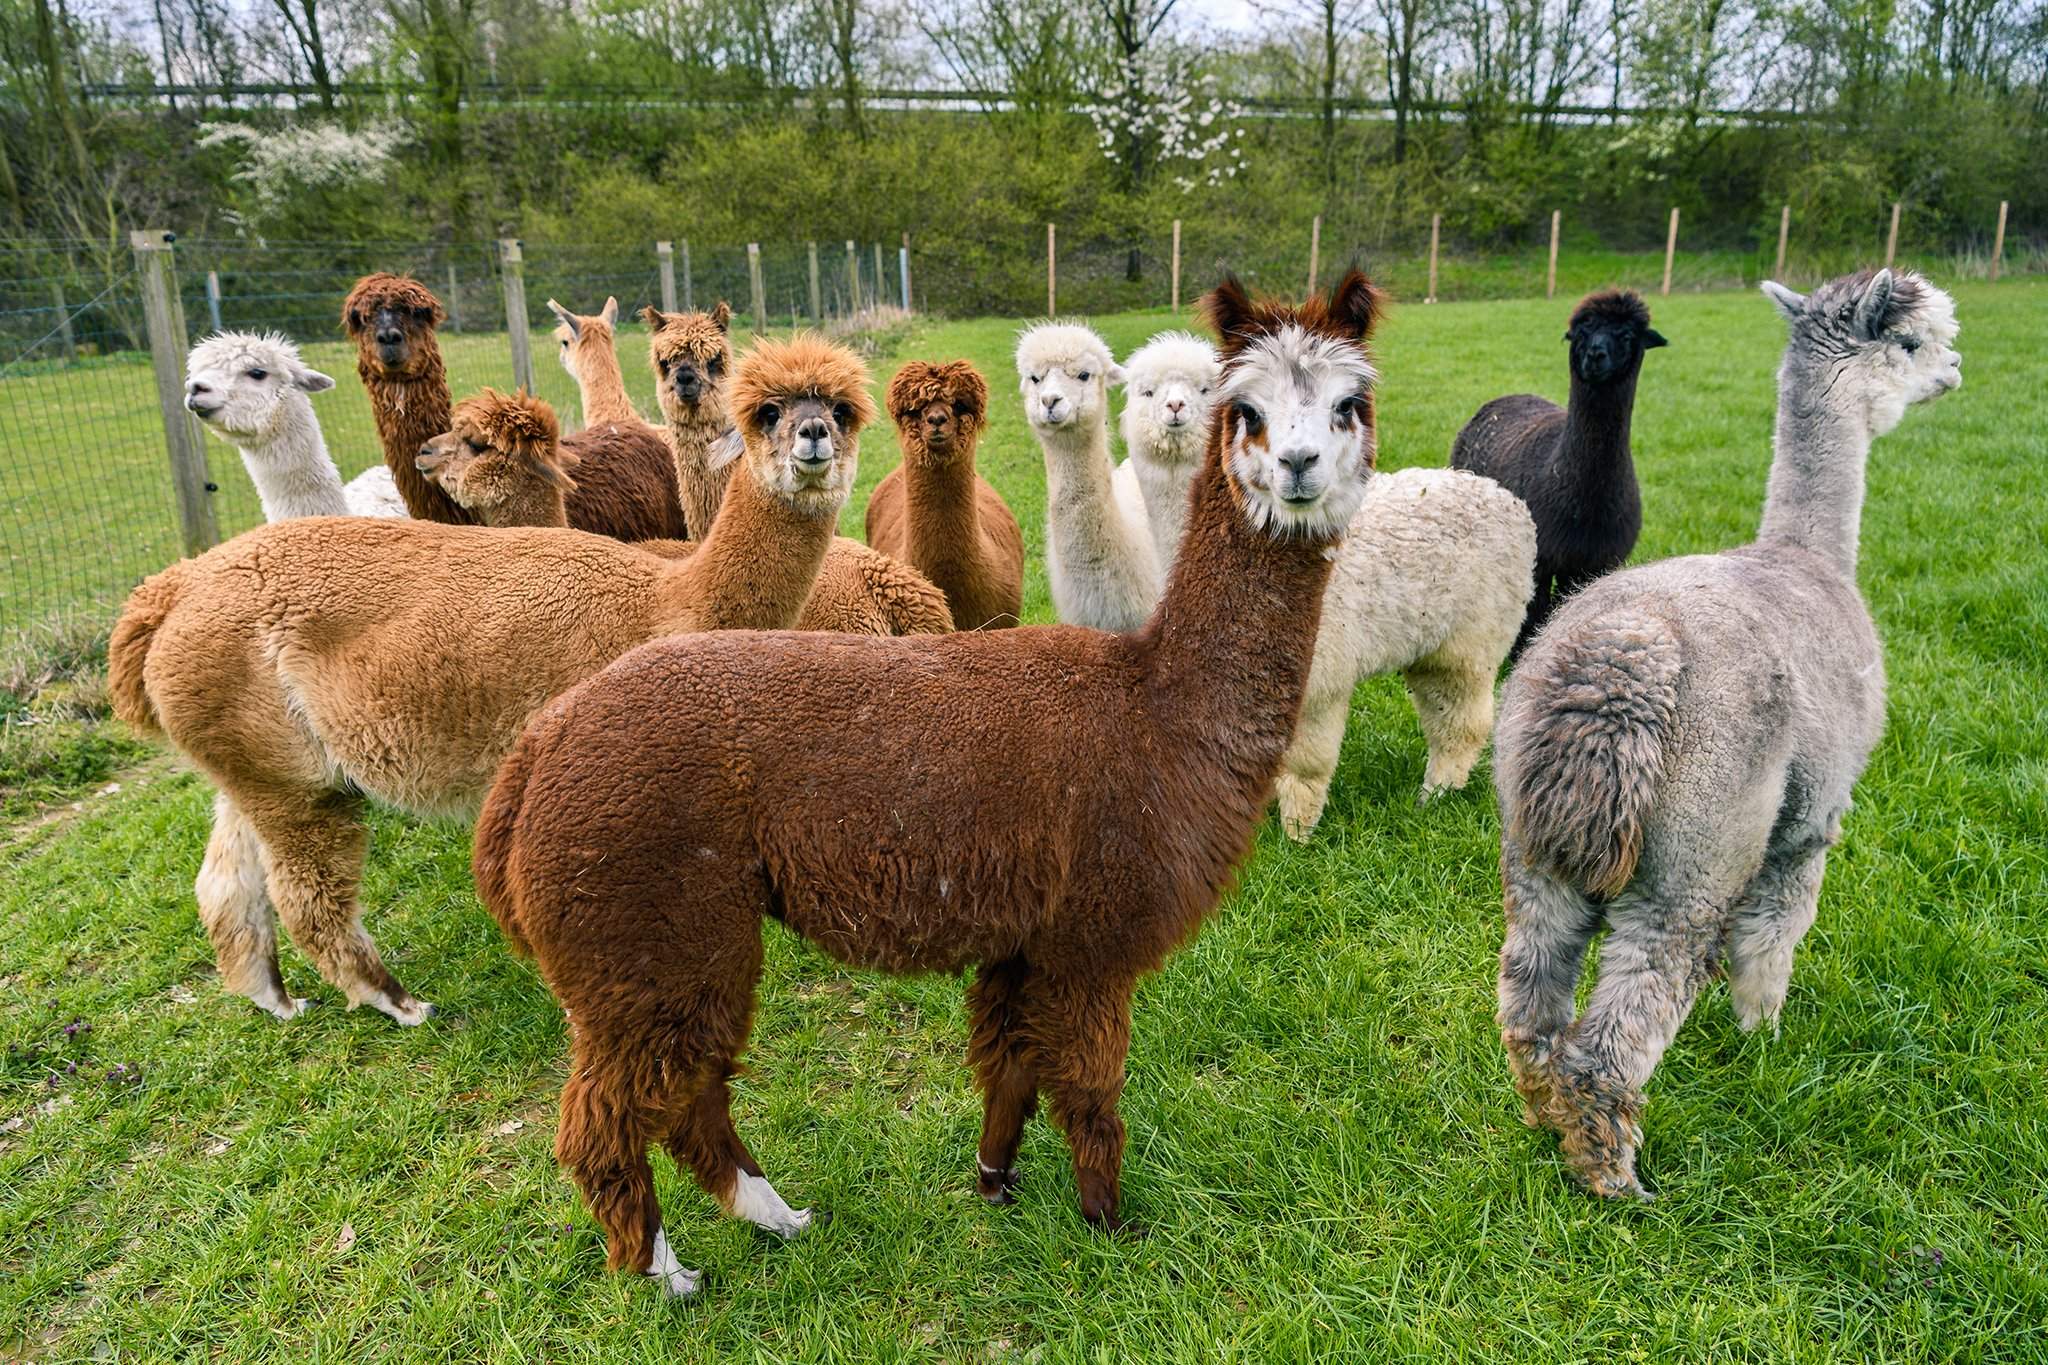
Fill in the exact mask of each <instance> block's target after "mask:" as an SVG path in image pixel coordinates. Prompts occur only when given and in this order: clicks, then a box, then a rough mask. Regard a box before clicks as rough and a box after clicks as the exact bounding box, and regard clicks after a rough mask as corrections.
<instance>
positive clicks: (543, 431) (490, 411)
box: [450, 389, 580, 492]
mask: <svg viewBox="0 0 2048 1365" xmlns="http://www.w3.org/2000/svg"><path fill="white" fill-rule="evenodd" d="M450 429H451V430H453V431H456V432H459V433H465V434H467V433H466V432H465V429H467V431H468V432H474V433H475V435H476V436H477V438H478V439H480V440H482V441H483V443H484V444H485V445H488V446H490V447H491V448H492V449H494V450H500V451H503V452H504V453H505V454H507V455H510V456H513V457H515V458H516V459H518V460H519V461H520V462H521V463H523V464H525V465H526V466H527V468H528V469H529V470H531V471H532V472H533V473H534V474H536V475H538V476H540V477H541V478H543V479H546V480H547V481H548V482H549V483H551V484H553V485H554V486H555V487H557V488H560V489H562V490H563V491H564V492H567V491H568V490H570V489H572V488H574V487H575V486H576V485H575V482H574V481H573V480H571V479H570V478H569V475H568V472H567V471H569V470H570V469H573V468H574V467H575V466H576V465H577V464H578V463H579V460H580V457H579V456H577V455H576V454H575V453H574V452H573V451H567V450H563V449H561V439H562V426H561V422H560V420H559V419H558V418H557V417H556V416H555V410H554V408H553V407H552V406H551V405H550V404H549V403H548V402H547V401H546V400H545V399H542V398H536V397H535V396H534V395H532V394H530V393H528V392H527V391H526V390H525V389H521V390H519V392H517V393H502V392H500V391H499V390H497V389H485V390H483V392H481V393H478V394H476V395H475V396H474V397H470V398H465V399H463V400H462V401H461V402H460V403H457V404H456V405H455V413H454V425H453V426H452V427H451V428H450Z"/></svg>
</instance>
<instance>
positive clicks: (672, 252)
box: [654, 242, 676, 313]
mask: <svg viewBox="0 0 2048 1365" xmlns="http://www.w3.org/2000/svg"><path fill="white" fill-rule="evenodd" d="M654 259H655V261H656V262H657V263H658V264H659V265H660V266H661V311H662V312H664V313H673V312H675V311H676V244H675V243H674V242H656V243H655V244H654Z"/></svg>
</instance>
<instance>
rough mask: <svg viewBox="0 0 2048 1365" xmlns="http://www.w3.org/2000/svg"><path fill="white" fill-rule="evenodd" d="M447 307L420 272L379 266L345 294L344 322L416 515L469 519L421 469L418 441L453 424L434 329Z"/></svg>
mask: <svg viewBox="0 0 2048 1365" xmlns="http://www.w3.org/2000/svg"><path fill="white" fill-rule="evenodd" d="M446 317H447V313H446V312H445V311H444V310H443V309H442V307H441V300H439V299H437V298H435V297H434V293H433V291H432V290H430V289H428V288H427V287H426V286H425V285H423V284H421V283H420V282H419V281H418V280H415V279H409V278H407V277H405V276H403V275H387V274H383V273H381V272H380V273H377V274H372V275H365V276H363V277H362V278H361V279H359V280H357V281H356V283H355V287H354V288H353V289H351V290H349V292H348V297H347V298H346V299H344V300H342V305H341V326H342V330H343V331H345V332H347V333H348V336H349V339H350V340H351V341H353V342H355V344H356V373H357V374H358V375H360V376H362V380H363V387H364V388H365V389H366V390H368V391H369V394H370V412H371V415H372V416H374V417H375V418H376V421H377V439H378V441H379V442H380V443H382V445H383V447H384V466H385V468H387V469H389V470H390V471H391V481H392V482H393V483H395V484H396V485H397V486H398V495H399V496H400V497H401V498H404V499H405V509H406V511H407V512H409V513H410V514H411V515H412V516H413V518H414V519H415V520H418V521H441V522H448V523H451V524H454V525H457V526H463V525H468V524H470V523H471V522H472V520H473V518H471V517H470V515H469V514H468V513H467V512H464V511H463V510H462V509H461V508H460V507H458V506H456V505H455V503H454V502H453V501H452V500H451V499H450V498H449V497H448V495H447V494H446V493H444V492H442V491H441V490H440V489H438V488H436V487H434V486H433V485H432V484H430V483H428V482H427V481H426V480H425V479H424V478H422V477H420V472H419V470H418V468H416V467H415V465H414V463H413V459H414V456H415V455H417V454H418V452H419V448H420V447H421V446H422V445H424V444H426V442H428V441H430V440H432V439H433V438H434V437H436V436H439V435H440V434H441V433H442V432H444V431H446V430H448V374H447V371H446V370H444V369H443V368H442V366H441V344H440V342H439V341H437V340H436V339H435V336H434V329H435V328H436V327H438V326H440V325H441V322H442V320H443V319H444V318H446Z"/></svg>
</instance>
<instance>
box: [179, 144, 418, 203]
mask: <svg viewBox="0 0 2048 1365" xmlns="http://www.w3.org/2000/svg"><path fill="white" fill-rule="evenodd" d="M404 141H405V132H404V130H403V129H401V128H399V127H398V126H397V125H395V124H383V125H376V124H373V125H370V126H368V127H364V128H358V129H349V128H344V127H342V126H341V125H340V124H338V123H301V124H295V125H291V126H289V127H284V128H252V127H250V126H249V125H247V124H242V123H207V124H201V125H200V138H199V145H200V146H201V147H238V148H239V149H240V159H241V162H242V165H241V168H240V169H239V170H237V171H236V172H235V173H234V179H235V180H237V181H238V182H240V183H241V184H244V185H246V186H248V187H249V192H250V196H251V199H252V200H253V207H254V209H255V213H256V216H257V217H258V218H263V217H268V216H269V215H271V214H273V213H276V212H277V211H279V210H280V209H282V208H284V207H285V206H286V205H287V204H288V203H290V201H291V200H292V198H293V197H294V196H295V195H297V194H300V193H303V192H304V191H306V190H309V189H320V188H325V187H329V186H347V185H355V184H361V183H363V182H364V181H370V180H378V179H381V178H382V177H383V176H384V175H385V174H386V172H388V171H389V170H390V168H391V164H392V153H393V152H395V151H396V150H397V149H398V147H399V145H400V144H401V143H403V142H404Z"/></svg>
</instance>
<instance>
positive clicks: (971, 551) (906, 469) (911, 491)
mask: <svg viewBox="0 0 2048 1365" xmlns="http://www.w3.org/2000/svg"><path fill="white" fill-rule="evenodd" d="M974 446H975V442H974V441H973V439H972V438H969V439H967V440H966V441H965V442H964V443H963V448H962V449H960V450H958V451H956V452H954V454H953V457H952V458H951V459H948V460H944V461H933V460H932V459H931V458H930V457H929V456H928V455H927V454H925V453H924V452H922V451H920V452H918V453H917V454H914V455H909V456H906V457H905V458H904V461H903V492H904V503H905V510H906V512H907V514H908V518H907V519H908V523H909V524H908V527H907V530H908V532H909V541H910V543H909V546H908V549H909V552H910V562H911V563H913V564H916V565H919V566H920V567H921V568H922V569H923V571H924V573H925V574H926V575H927V576H928V577H931V578H933V579H934V580H935V581H951V580H952V579H953V577H954V571H956V570H958V569H960V568H961V567H962V566H964V565H966V564H969V563H972V562H974V561H975V559H976V558H977V555H978V552H979V550H980V547H981V494H980V480H979V479H977V478H976V477H975V472H974Z"/></svg>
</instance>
